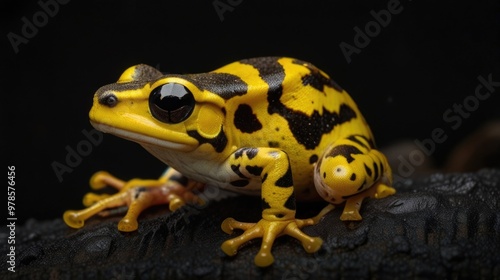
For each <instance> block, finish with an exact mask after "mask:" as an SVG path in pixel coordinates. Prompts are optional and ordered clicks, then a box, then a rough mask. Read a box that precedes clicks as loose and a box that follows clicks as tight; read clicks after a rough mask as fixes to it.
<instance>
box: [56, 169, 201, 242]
mask: <svg viewBox="0 0 500 280" xmlns="http://www.w3.org/2000/svg"><path fill="white" fill-rule="evenodd" d="M96 178H98V179H96ZM103 181H105V182H106V183H107V184H109V185H111V186H113V187H115V188H116V189H118V190H119V192H118V193H117V194H114V195H97V194H93V193H89V194H87V195H86V196H85V198H84V204H85V205H86V206H87V208H85V209H83V210H79V211H74V210H68V211H66V212H65V213H64V215H63V219H64V222H65V223H66V224H67V225H68V226H70V227H73V228H81V227H83V225H84V223H85V220H87V219H89V218H90V217H92V216H94V215H96V214H104V215H106V214H107V212H106V210H107V209H110V208H117V207H121V206H128V210H127V213H126V215H125V216H124V217H123V219H121V220H120V222H119V224H118V230H120V231H125V232H130V231H134V230H137V228H138V222H137V218H138V217H139V215H140V214H141V212H142V211H143V210H144V209H146V208H148V207H151V206H154V205H160V204H167V203H168V204H169V208H170V210H171V211H175V210H176V209H178V208H180V207H181V206H183V205H184V204H186V203H187V202H189V203H193V202H195V203H200V200H199V198H198V197H197V196H196V195H194V194H193V193H192V191H191V189H188V188H186V187H184V186H182V185H180V184H176V183H175V182H165V181H164V180H142V179H132V180H130V181H128V182H124V181H121V180H119V179H116V178H114V177H112V176H111V175H109V174H107V173H100V172H98V173H97V174H96V175H94V176H93V177H92V179H91V182H90V185H91V187H92V188H93V189H99V188H102V187H103V186H102V182H103Z"/></svg>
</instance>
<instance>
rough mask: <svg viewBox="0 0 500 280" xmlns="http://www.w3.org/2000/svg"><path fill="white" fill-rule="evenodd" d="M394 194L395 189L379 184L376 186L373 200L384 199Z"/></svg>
mask: <svg viewBox="0 0 500 280" xmlns="http://www.w3.org/2000/svg"><path fill="white" fill-rule="evenodd" d="M395 193H396V189H394V188H392V187H389V186H387V185H384V184H379V185H378V186H377V191H376V193H375V198H384V197H388V196H390V195H393V194H395Z"/></svg>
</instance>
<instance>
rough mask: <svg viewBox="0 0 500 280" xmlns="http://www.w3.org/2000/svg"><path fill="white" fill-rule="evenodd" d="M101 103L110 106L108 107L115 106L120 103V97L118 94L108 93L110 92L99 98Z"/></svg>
mask: <svg viewBox="0 0 500 280" xmlns="http://www.w3.org/2000/svg"><path fill="white" fill-rule="evenodd" d="M99 103H100V104H102V105H104V106H108V107H111V108H112V107H115V106H116V104H117V103H118V97H116V95H114V94H112V93H108V94H103V95H102V96H101V97H100V98H99Z"/></svg>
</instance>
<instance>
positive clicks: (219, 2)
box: [212, 0, 243, 22]
mask: <svg viewBox="0 0 500 280" xmlns="http://www.w3.org/2000/svg"><path fill="white" fill-rule="evenodd" d="M242 2H243V0H214V1H213V2H212V5H213V6H214V9H215V12H216V13H217V15H218V16H219V19H220V21H221V22H222V21H224V13H225V12H232V11H234V9H235V8H236V7H237V6H239V5H240V4H241V3H242Z"/></svg>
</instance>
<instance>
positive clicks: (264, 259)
mask: <svg viewBox="0 0 500 280" xmlns="http://www.w3.org/2000/svg"><path fill="white" fill-rule="evenodd" d="M333 208H334V206H333V205H331V204H330V205H328V206H326V207H325V208H324V209H323V210H322V211H321V212H320V213H319V214H318V215H317V216H316V217H313V218H309V219H288V220H273V221H270V220H266V219H261V220H260V221H259V222H257V223H243V222H239V221H236V220H235V219H233V218H227V219H225V220H224V222H222V225H221V228H222V230H223V231H224V232H226V233H228V234H231V233H232V232H233V230H234V229H241V230H244V233H243V234H242V235H240V236H238V237H235V238H232V239H229V240H227V241H225V242H224V243H222V246H221V248H222V251H224V253H226V254H227V255H229V256H234V255H236V253H237V251H238V248H239V247H240V246H241V245H242V244H243V243H245V242H247V241H250V240H252V239H255V238H259V237H261V238H262V245H261V247H260V250H259V253H258V254H257V255H256V256H255V259H254V262H255V264H256V265H257V266H260V267H266V266H269V265H271V264H272V263H273V262H274V257H273V255H272V254H271V248H272V246H273V243H274V240H275V239H276V238H277V237H279V236H282V235H285V234H286V235H290V236H292V237H294V238H296V239H298V240H299V241H300V242H301V243H302V246H303V247H304V249H305V250H306V252H308V253H314V252H316V251H318V250H319V249H320V248H321V245H322V244H323V240H322V239H321V238H319V237H311V236H309V235H307V234H305V233H304V232H302V230H300V229H301V228H302V227H304V226H310V225H314V224H317V223H318V222H319V220H320V219H321V218H322V217H323V216H324V215H326V214H327V213H328V212H330V211H331V210H333Z"/></svg>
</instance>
